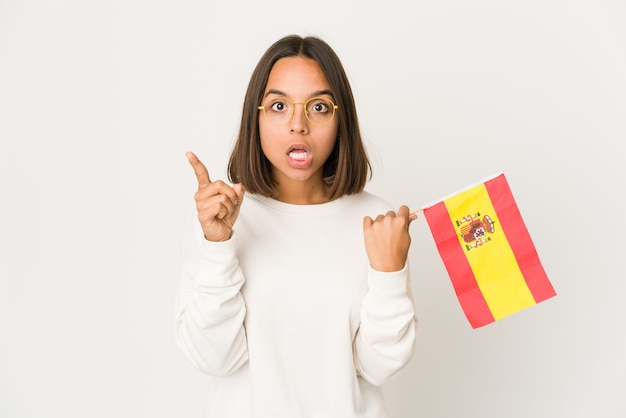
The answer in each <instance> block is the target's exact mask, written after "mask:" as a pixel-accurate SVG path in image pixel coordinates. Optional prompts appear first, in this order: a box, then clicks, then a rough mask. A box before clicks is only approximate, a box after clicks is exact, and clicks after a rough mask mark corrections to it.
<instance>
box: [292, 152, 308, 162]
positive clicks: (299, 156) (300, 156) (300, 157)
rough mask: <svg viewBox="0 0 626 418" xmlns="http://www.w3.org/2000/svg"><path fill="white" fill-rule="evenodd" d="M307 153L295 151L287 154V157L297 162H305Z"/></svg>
mask: <svg viewBox="0 0 626 418" xmlns="http://www.w3.org/2000/svg"><path fill="white" fill-rule="evenodd" d="M308 155H309V153H308V152H306V151H302V150H296V151H291V152H290V153H289V157H290V158H293V159H294V160H298V161H304V160H306V158H307V157H308Z"/></svg>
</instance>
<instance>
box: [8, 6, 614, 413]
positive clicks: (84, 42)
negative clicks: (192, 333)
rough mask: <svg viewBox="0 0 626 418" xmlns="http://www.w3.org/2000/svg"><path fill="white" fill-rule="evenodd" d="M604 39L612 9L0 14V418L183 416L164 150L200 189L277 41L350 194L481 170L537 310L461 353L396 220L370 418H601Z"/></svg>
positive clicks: (610, 272)
mask: <svg viewBox="0 0 626 418" xmlns="http://www.w3.org/2000/svg"><path fill="white" fill-rule="evenodd" d="M409 5H410V7H409ZM624 22H626V6H625V3H624V2H623V1H620V0H615V1H609V0H604V1H598V0H572V1H553V0H541V1H540V0H526V1H486V0H480V1H469V0H452V1H421V0H420V1H414V2H406V3H404V2H402V3H401V2H399V1H396V0H388V1H385V2H371V3H368V2H366V1H341V2H339V1H327V0H318V1H314V2H296V1H289V2H282V1H274V0H265V1H254V2H252V1H250V2H247V3H241V2H236V1H232V2H223V1H222V2H212V1H206V0H205V1H199V0H197V1H195V0H194V1H191V0H190V1H176V2H175V1H169V2H167V1H148V0H144V1H141V0H117V1H80V0H50V1H43V0H19V1H18V0H0V199H1V203H0V332H1V336H0V338H1V340H0V417H3V418H21V417H59V418H74V417H76V418H84V417H90V418H99V417H152V418H161V417H163V418H165V417H201V416H202V413H203V410H204V406H205V405H204V404H205V397H206V393H205V391H206V383H205V377H204V376H203V375H202V374H201V373H200V372H198V371H196V370H195V369H194V368H193V367H192V366H191V365H190V363H188V362H187V360H185V359H184V357H183V355H182V354H181V353H180V352H179V351H178V349H177V348H176V347H175V343H174V335H173V304H174V294H175V290H176V287H177V284H178V280H179V270H180V263H181V240H182V229H183V228H182V227H183V223H184V219H185V216H186V214H187V211H188V210H189V208H190V207H191V206H192V201H193V192H194V190H195V179H194V176H193V172H192V170H191V168H190V167H189V166H188V164H187V162H186V160H185V157H184V152H185V151H187V150H193V151H195V152H197V154H198V155H199V156H200V158H201V159H203V160H204V161H205V163H206V165H207V166H208V167H209V170H210V171H211V173H212V176H213V177H214V178H220V177H221V178H224V173H225V167H226V161H227V158H228V155H229V152H230V149H231V146H232V143H233V138H234V137H235V135H236V130H237V128H238V123H239V118H240V114H241V113H240V112H241V104H242V101H243V95H244V91H245V88H246V85H247V82H248V79H249V76H250V74H251V71H252V69H253V67H254V65H255V64H256V62H257V60H258V59H259V58H260V56H261V54H262V53H263V51H264V50H265V49H266V48H267V47H268V46H269V45H270V44H271V43H272V42H274V41H275V40H276V39H278V38H279V37H282V36H283V35H287V34H290V33H297V34H300V35H308V34H312V35H318V36H320V37H322V38H324V39H325V40H326V41H328V42H329V43H330V44H331V46H333V47H334V49H335V50H336V52H337V53H338V54H339V56H340V57H341V59H342V61H343V63H344V65H345V67H346V70H347V72H348V76H349V77H350V79H351V82H352V86H353V89H354V94H355V96H356V100H357V107H358V111H359V116H360V120H361V124H362V129H363V132H364V134H365V139H366V142H367V147H368V150H369V153H370V155H371V158H372V160H373V163H374V164H373V165H374V179H373V180H372V182H371V183H370V184H369V186H368V189H369V190H370V191H372V192H374V193H377V194H380V195H382V196H384V197H385V198H386V199H387V200H388V201H390V202H391V203H393V204H394V206H399V205H401V204H408V205H409V206H411V207H412V208H416V207H419V206H421V205H424V204H427V203H430V202H432V201H433V200H436V199H438V198H441V197H444V196H446V195H448V194H450V193H453V192H455V191H456V190H458V189H460V188H463V187H465V186H467V185H469V184H471V183H474V182H477V181H480V180H482V179H484V178H485V177H488V176H491V175H492V174H495V173H497V172H500V171H502V172H504V173H505V174H506V176H507V178H508V180H509V184H510V186H511V188H512V190H513V193H514V196H515V198H516V200H517V203H518V206H519V208H520V210H521V212H522V216H523V217H524V219H525V221H526V225H527V227H528V229H529V231H530V233H531V236H532V237H533V240H534V242H535V245H536V247H537V250H538V253H539V255H540V258H541V260H542V262H543V265H544V268H545V269H546V271H547V273H548V276H549V277H550V280H551V281H552V284H553V285H554V287H555V289H556V291H557V293H558V295H557V296H556V297H555V298H552V299H549V300H548V301H545V302H543V303H541V304H539V305H537V306H534V307H532V308H529V309H526V310H524V311H522V312H519V313H516V314H514V315H512V316H509V317H507V318H504V319H502V320H501V321H498V322H496V323H494V324H491V325H488V326H486V327H483V328H480V329H477V330H472V329H471V327H470V326H469V324H468V322H467V321H466V319H465V317H464V316H463V313H462V312H461V310H460V306H459V304H458V301H457V300H456V297H455V295H454V292H453V289H452V286H451V284H450V281H449V278H448V276H447V274H446V272H445V268H444V266H443V263H442V262H441V259H440V258H439V255H438V253H437V251H436V247H435V245H434V242H433V240H432V237H431V235H430V232H429V230H428V228H427V226H426V222H425V221H424V219H423V218H421V219H419V220H418V221H416V222H415V223H414V224H413V225H412V226H411V231H412V236H413V244H412V247H411V253H410V261H411V264H412V272H413V281H414V283H413V291H414V294H415V298H416V306H417V311H418V314H419V317H420V330H419V333H418V337H419V342H418V343H419V347H418V349H417V352H416V355H415V357H414V358H413V360H412V362H411V363H410V365H409V366H408V367H407V369H406V370H405V371H403V373H402V374H401V375H400V376H399V377H398V378H397V379H396V380H395V381H393V382H392V383H391V384H390V385H389V386H388V387H387V388H386V393H387V397H388V401H389V407H390V409H391V410H392V412H393V414H394V417H407V418H414V417H428V418H436V417H442V418H449V417H482V418H502V417H506V418H527V417H623V416H626V406H625V405H624V402H623V395H624V391H625V389H626V383H625V382H626V361H625V360H624V353H626V343H625V342H624V338H623V333H624V331H625V329H626V326H625V323H624V320H625V319H626V308H625V306H626V303H625V301H624V298H625V291H626V285H625V284H624V282H625V280H626V274H625V271H624V261H623V260H624V258H625V256H626V252H625V250H626V248H625V246H624V230H625V226H624V212H623V208H624V203H626V199H625V192H624V186H623V184H622V183H623V182H624V180H626V176H625V170H624V145H625V144H624V143H625V139H626V99H625V98H626V29H625V28H626V25H624Z"/></svg>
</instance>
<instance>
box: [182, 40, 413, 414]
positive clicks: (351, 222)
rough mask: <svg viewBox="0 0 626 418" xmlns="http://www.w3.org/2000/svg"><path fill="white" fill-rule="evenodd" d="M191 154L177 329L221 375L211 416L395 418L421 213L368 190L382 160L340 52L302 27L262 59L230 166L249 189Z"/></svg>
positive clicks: (195, 358) (198, 362) (190, 354)
mask: <svg viewBox="0 0 626 418" xmlns="http://www.w3.org/2000/svg"><path fill="white" fill-rule="evenodd" d="M187 158H188V159H189V162H190V163H191V165H192V166H193V169H194V171H195V174H196V177H197V181H198V191H197V193H196V194H195V201H196V209H197V219H196V217H195V216H193V217H191V220H190V222H189V224H188V230H187V234H186V239H185V246H184V266H183V275H182V281H181V285H180V289H179V292H178V296H177V301H176V319H175V326H176V339H177V343H178V345H179V347H180V348H181V350H182V351H183V353H184V354H185V355H186V356H187V358H188V359H189V360H190V361H191V362H192V363H193V364H194V365H195V366H196V367H197V368H198V369H200V370H202V371H203V372H205V373H207V374H208V375H209V376H210V389H209V403H208V410H209V413H208V416H209V417H236V418H245V417H263V418H266V417H267V418H281V417H285V418H297V417H341V418H348V417H376V418H380V417H386V416H388V413H387V410H386V407H385V402H384V399H383V395H382V389H381V386H382V385H383V384H384V383H385V382H387V381H388V380H389V379H390V378H392V377H393V376H394V375H395V374H396V373H397V372H398V371H399V370H401V369H402V368H403V367H404V366H405V365H406V364H407V362H408V361H409V360H410V358H411V356H412V355H413V352H414V349H415V328H416V318H415V309H414V304H413V300H412V296H411V290H410V281H409V271H408V266H407V254H408V250H409V245H410V240H411V239H410V235H409V225H410V223H411V221H412V220H414V219H415V217H416V216H415V215H413V214H410V213H409V210H408V208H407V207H406V206H402V207H400V209H399V210H398V211H397V212H395V211H393V210H392V208H391V207H390V206H389V204H387V203H386V202H385V201H384V200H382V199H381V198H379V197H376V196H374V195H372V194H370V193H368V192H365V191H364V187H365V183H366V181H367V179H368V175H369V170H370V165H369V162H368V159H367V156H366V153H365V150H364V147H363V143H362V141H361V135H360V131H359V125H358V120H357V114H356V108H355V104H354V99H353V95H352V91H351V88H350V84H349V82H348V79H347V77H346V74H345V72H344V69H343V67H342V65H341V62H340V60H339V58H338V57H337V56H336V54H335V53H334V51H333V50H332V49H331V48H330V47H329V46H328V45H327V44H326V43H325V42H324V41H322V40H320V39H318V38H315V37H307V38H301V37H299V36H287V37H285V38H283V39H280V40H278V41H277V42H276V43H274V44H273V45H272V46H271V47H270V48H269V49H268V50H267V51H266V53H265V54H264V55H263V57H262V58H261V59H260V61H259V63H258V65H257V67H256V69H255V70H254V73H253V74H252V77H251V80H250V84H249V86H248V90H247V93H246V97H245V100H244V105H243V114H242V119H241V128H240V131H239V136H238V139H237V142H236V144H235V146H234V150H233V152H232V155H231V158H230V162H229V168H228V174H229V180H230V182H232V183H234V185H232V186H230V185H228V184H227V183H225V182H223V181H220V180H215V181H214V180H212V179H211V178H210V176H209V173H208V171H207V169H206V168H205V166H204V165H203V164H202V162H201V161H200V160H199V159H198V158H197V157H196V156H195V155H194V154H193V153H191V152H190V153H187ZM372 216H373V218H372Z"/></svg>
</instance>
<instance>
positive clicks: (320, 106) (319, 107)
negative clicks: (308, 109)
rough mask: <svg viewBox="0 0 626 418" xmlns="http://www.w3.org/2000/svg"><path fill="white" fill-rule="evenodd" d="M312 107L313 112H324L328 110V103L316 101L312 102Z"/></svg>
mask: <svg viewBox="0 0 626 418" xmlns="http://www.w3.org/2000/svg"><path fill="white" fill-rule="evenodd" d="M312 109H313V111H314V112H317V113H324V112H328V105H326V103H323V102H318V103H314V104H313V108H312Z"/></svg>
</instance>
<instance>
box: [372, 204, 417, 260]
mask: <svg viewBox="0 0 626 418" xmlns="http://www.w3.org/2000/svg"><path fill="white" fill-rule="evenodd" d="M415 219H417V215H416V214H415V213H409V208H408V207H407V206H402V207H400V209H399V210H398V212H397V213H396V212H394V211H389V212H387V213H386V214H385V215H378V216H377V217H376V219H372V218H370V217H369V216H366V217H365V218H363V236H364V238H365V250H366V251H367V257H368V258H369V260H370V265H371V266H372V268H373V269H374V270H378V271H386V272H391V271H398V270H402V269H403V268H404V265H405V264H406V259H407V256H408V254H409V246H410V245H411V236H410V235H409V225H410V224H411V222H412V221H414V220H415Z"/></svg>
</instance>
